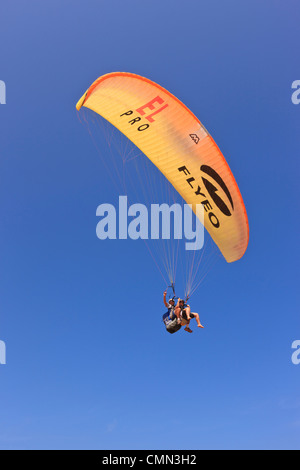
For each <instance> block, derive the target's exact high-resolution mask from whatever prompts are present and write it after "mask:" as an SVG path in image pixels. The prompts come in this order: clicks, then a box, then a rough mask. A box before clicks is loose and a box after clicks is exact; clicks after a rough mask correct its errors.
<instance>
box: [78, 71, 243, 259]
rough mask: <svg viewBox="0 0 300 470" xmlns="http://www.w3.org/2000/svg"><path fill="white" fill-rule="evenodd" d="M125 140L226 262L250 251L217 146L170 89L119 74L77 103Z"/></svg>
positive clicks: (239, 198)
mask: <svg viewBox="0 0 300 470" xmlns="http://www.w3.org/2000/svg"><path fill="white" fill-rule="evenodd" d="M82 106H85V107H87V108H89V109H91V110H93V111H94V112H96V113H98V114H99V115H101V116H102V117H104V118H105V119H107V121H109V122H110V123H111V124H113V125H114V126H115V127H116V128H117V129H119V130H120V131H121V132H122V133H123V134H125V135H126V136H127V137H128V138H129V139H130V140H131V141H132V142H133V143H134V144H135V145H136V146H137V147H138V148H139V149H140V150H141V151H142V152H143V153H144V154H145V155H146V156H147V157H148V158H149V159H150V160H151V161H152V162H153V163H154V165H156V166H157V168H159V170H160V171H161V172H162V173H163V174H164V175H165V177H166V178H167V179H168V180H169V182H170V183H171V184H172V185H173V186H174V187H175V189H176V190H177V191H178V193H179V194H180V195H181V196H182V197H183V199H184V200H185V201H186V203H187V204H191V205H192V207H193V210H194V212H195V213H196V204H202V206H203V208H204V225H205V228H206V229H207V231H208V232H209V234H210V235H211V237H212V238H213V240H214V241H215V243H216V244H217V245H218V247H219V249H220V250H221V252H222V254H223V255H224V257H225V259H226V260H227V261H228V262H233V261H236V260H238V259H239V258H241V257H242V256H243V255H244V253H245V251H246V249H247V245H248V240H249V227H248V219H247V214H246V209H245V206H244V203H243V199H242V196H241V194H240V191H239V188H238V186H237V183H236V181H235V179H234V177H233V175H232V173H231V171H230V168H229V166H228V164H227V162H226V160H225V158H224V157H223V155H222V153H221V151H220V149H219V148H218V146H217V144H216V143H215V141H214V140H213V138H212V137H211V136H210V134H209V133H208V132H207V130H206V129H205V127H204V126H203V125H202V124H201V122H200V121H199V120H198V119H197V118H196V116H195V115H194V114H193V113H192V112H191V111H190V110H189V109H188V108H187V107H186V106H185V105H184V104H183V103H182V102H181V101H180V100H178V99H177V98H176V97H175V96H174V95H172V94H171V93H170V92H168V91H167V90H166V89H164V88H162V87H161V86H159V85H157V84H156V83H154V82H152V81H151V80H148V79H147V78H144V77H141V76H139V75H135V74H131V73H124V72H116V73H110V74H107V75H103V76H102V77H100V78H99V79H98V80H96V81H95V82H94V83H93V84H92V85H91V86H90V88H89V89H88V90H87V92H86V93H85V94H84V95H83V97H82V98H81V99H80V100H79V102H78V103H77V106H76V108H77V110H80V108H81V107H82Z"/></svg>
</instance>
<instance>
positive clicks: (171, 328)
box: [163, 291, 181, 334]
mask: <svg viewBox="0 0 300 470" xmlns="http://www.w3.org/2000/svg"><path fill="white" fill-rule="evenodd" d="M164 304H165V307H166V308H167V309H168V311H167V313H165V314H164V315H163V322H164V324H165V327H166V330H167V331H168V332H169V333H171V334H174V333H176V332H177V331H179V330H180V329H181V323H180V322H179V321H178V317H177V316H176V315H175V301H174V298H172V299H169V302H167V291H165V292H164Z"/></svg>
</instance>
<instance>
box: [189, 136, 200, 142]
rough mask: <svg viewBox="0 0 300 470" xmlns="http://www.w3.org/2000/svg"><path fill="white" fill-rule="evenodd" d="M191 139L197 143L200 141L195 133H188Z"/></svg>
mask: <svg viewBox="0 0 300 470" xmlns="http://www.w3.org/2000/svg"><path fill="white" fill-rule="evenodd" d="M190 137H191V139H193V141H194V142H195V144H198V143H199V141H200V137H198V136H197V134H190Z"/></svg>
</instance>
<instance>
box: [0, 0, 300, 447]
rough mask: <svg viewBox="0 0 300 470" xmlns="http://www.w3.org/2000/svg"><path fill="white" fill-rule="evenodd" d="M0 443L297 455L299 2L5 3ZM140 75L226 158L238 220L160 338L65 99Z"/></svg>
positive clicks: (155, 306) (140, 273)
mask: <svg viewBox="0 0 300 470" xmlns="http://www.w3.org/2000/svg"><path fill="white" fill-rule="evenodd" d="M0 9H1V12H0V21H1V30H0V44H1V55H0V79H1V80H4V81H5V83H6V86H7V104H6V105H5V106H4V105H1V106H0V124H1V128H0V135H1V139H0V175H1V184H0V214H1V228H0V253H1V271H0V272H1V274H0V276H1V282H0V340H2V341H5V343H6V347H7V364H6V365H0V381H1V382H0V448H1V449H41V448H44V449H53V448H56V449H64V448H68V449H76V448H81V449H88V448H93V449H96V448H97V449H216V448H220V449H232V448H234V449H240V448H243V449H246V448H257V449H260V448H262V449H263V448H267V449H273V448H282V449H288V448H294V449H295V448H296V449H300V438H299V436H300V398H299V388H300V365H299V366H296V365H293V363H292V361H291V356H292V352H293V351H292V349H291V345H292V342H293V341H294V340H297V339H298V340H299V339H300V330H299V327H300V320H299V246H298V245H299V228H300V226H299V225H300V224H299V150H300V136H299V122H300V105H298V106H296V105H293V104H292V101H291V95H292V89H291V85H292V82H293V81H294V80H297V79H298V80H300V72H299V40H300V33H299V21H300V5H299V1H297V0H288V1H283V0H281V1H279V0H268V1H267V0H263V1H262V0H251V1H240V0H228V1H226V2H225V1H221V0H218V1H217V0H211V1H209V2H207V1H205V2H204V1H202V0H194V1H191V0H186V1H184V2H183V1H179V0H172V1H171V0H152V1H151V2H143V1H137V0H127V1H121V0H110V1H102V0H98V1H96V0H84V1H78V0H72V1H71V0H63V1H61V0H60V1H57V0H52V1H51V2H50V1H43V2H41V1H37V0H30V1H27V2H24V1H20V0H18V1H15V2H10V1H7V0H2V2H1V7H0ZM113 71H128V72H133V73H137V74H140V75H143V76H146V77H148V78H150V79H152V80H154V81H155V82H157V83H159V84H160V85H162V86H164V87H166V88H167V89H168V90H170V91H171V92H172V93H174V94H175V95H176V96H178V98H180V99H181V100H182V101H183V102H184V103H185V104H186V105H187V106H188V107H189V108H190V109H191V110H192V111H193V112H194V113H195V114H196V115H197V117H198V118H199V119H200V120H201V121H202V122H203V124H204V125H205V126H206V127H207V129H208V130H209V131H210V132H211V133H212V135H213V136H214V138H215V139H216V141H217V143H218V145H219V146H220V147H221V149H222V150H223V152H224V154H225V155H226V158H227V160H228V162H229V164H230V166H231V168H232V170H233V173H234V175H235V177H236V179H237V181H238V184H239V187H240V189H241V192H242V195H243V198H244V201H245V205H246V207H247V211H248V216H249V223H250V243H249V248H248V251H247V253H246V255H245V256H244V258H243V259H242V260H241V261H239V262H237V263H234V264H232V265H228V264H227V263H226V262H225V261H220V262H219V263H218V264H217V265H216V267H215V268H214V269H213V270H212V271H211V272H210V273H209V276H208V277H207V279H206V282H205V283H204V284H203V286H202V288H200V289H199V290H198V291H197V293H196V294H195V295H194V297H193V306H194V310H196V311H199V312H200V313H201V319H202V321H203V323H204V324H205V327H206V328H205V330H203V331H195V332H194V333H193V335H188V334H185V333H184V332H180V333H178V334H176V335H168V334H167V333H166V332H165V330H164V328H163V326H162V323H161V315H162V314H163V313H164V311H165V308H164V306H163V304H162V292H163V290H164V288H165V284H164V283H163V281H162V279H161V277H160V276H159V273H158V271H157V269H156V267H155V265H154V263H153V260H152V259H151V257H150V256H149V254H148V252H147V250H146V248H145V245H144V243H143V242H142V241H135V242H134V241H107V242H101V241H100V240H98V239H97V237H96V234H95V228H96V223H97V219H96V216H95V213H96V208H97V206H98V205H99V204H101V203H103V202H110V201H113V199H114V198H115V197H116V194H115V189H114V188H113V187H112V185H111V182H110V180H108V179H107V177H106V175H105V173H104V171H103V166H102V162H101V159H99V155H98V154H97V152H96V151H95V148H94V146H93V145H92V142H91V140H90V138H89V136H88V134H87V132H86V130H85V128H84V127H83V126H82V125H81V124H80V122H79V120H78V118H77V115H76V110H75V104H76V102H77V100H78V99H79V98H80V97H81V95H82V94H83V92H84V91H85V90H86V89H87V88H88V86H89V85H90V84H91V83H92V82H93V81H94V80H95V79H96V78H97V77H99V76H100V75H103V74H105V73H109V72H113Z"/></svg>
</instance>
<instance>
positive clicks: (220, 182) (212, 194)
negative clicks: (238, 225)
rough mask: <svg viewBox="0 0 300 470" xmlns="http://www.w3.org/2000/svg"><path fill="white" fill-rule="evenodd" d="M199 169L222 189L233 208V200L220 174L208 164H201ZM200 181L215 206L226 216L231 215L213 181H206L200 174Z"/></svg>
mask: <svg viewBox="0 0 300 470" xmlns="http://www.w3.org/2000/svg"><path fill="white" fill-rule="evenodd" d="M200 170H201V171H202V172H203V173H206V174H207V175H208V176H210V177H211V178H212V179H213V180H214V181H215V182H216V183H217V184H218V185H219V187H220V188H221V189H223V191H224V193H225V194H226V196H227V197H228V200H229V202H230V205H231V207H232V209H233V210H234V205H233V200H232V197H231V194H230V191H229V189H228V188H227V186H226V184H225V183H224V181H223V180H222V178H221V176H220V175H219V174H218V173H217V172H216V171H215V170H214V169H213V168H211V167H210V166H207V165H202V166H201V168H200ZM202 181H203V183H204V185H205V187H206V189H207V191H208V193H209V195H210V197H211V198H212V200H213V201H214V203H215V204H216V206H217V207H218V208H219V209H220V211H221V212H223V214H224V215H226V216H227V217H229V216H231V215H232V213H231V211H230V209H229V208H228V206H227V205H226V204H225V202H224V201H223V199H222V198H221V197H220V196H219V195H218V194H217V191H218V188H216V187H215V185H214V184H213V183H211V182H210V181H208V180H207V179H206V178H204V177H203V176H202Z"/></svg>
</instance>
